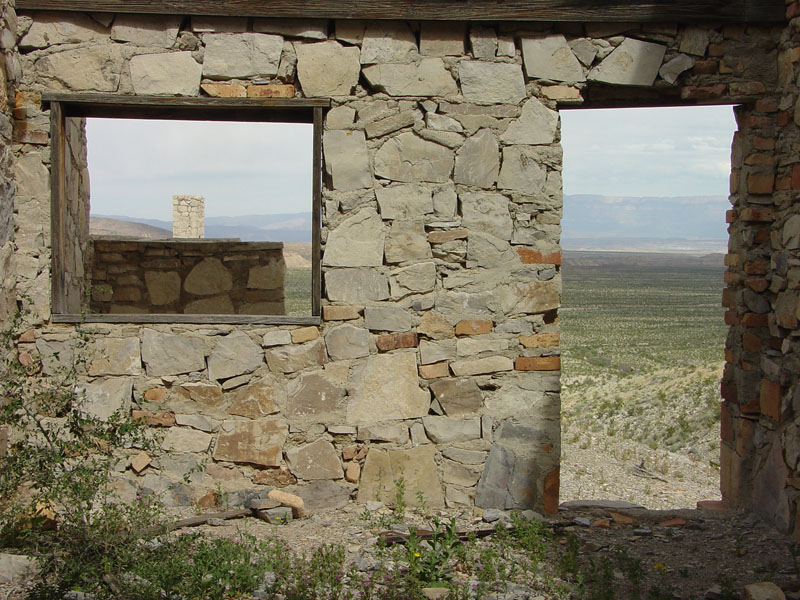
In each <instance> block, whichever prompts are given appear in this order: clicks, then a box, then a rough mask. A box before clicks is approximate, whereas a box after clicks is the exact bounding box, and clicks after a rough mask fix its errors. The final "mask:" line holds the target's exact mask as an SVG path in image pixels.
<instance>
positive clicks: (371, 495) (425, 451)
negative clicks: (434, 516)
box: [358, 444, 444, 508]
mask: <svg viewBox="0 0 800 600" xmlns="http://www.w3.org/2000/svg"><path fill="white" fill-rule="evenodd" d="M434 453H435V448H434V447H433V446H432V445H430V444H427V445H423V446H417V447H416V448H411V449H407V450H406V449H404V450H381V449H378V448H374V447H373V448H371V449H370V451H369V454H367V460H366V462H365V463H364V469H363V470H362V471H361V484H360V486H359V488H358V502H359V503H362V502H368V501H375V500H378V499H379V498H380V499H381V500H382V501H383V502H389V503H391V502H392V501H393V499H394V497H395V496H394V490H395V482H396V481H399V480H400V478H402V479H403V481H404V482H405V499H406V502H407V503H408V505H409V506H416V504H417V496H418V494H420V495H421V496H422V497H423V498H424V499H425V504H426V505H427V506H429V507H431V508H441V507H442V506H444V494H443V493H442V485H441V483H440V482H439V476H438V474H437V469H436V463H435V462H434Z"/></svg>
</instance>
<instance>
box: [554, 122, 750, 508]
mask: <svg viewBox="0 0 800 600" xmlns="http://www.w3.org/2000/svg"><path fill="white" fill-rule="evenodd" d="M561 116H562V144H563V147H564V191H565V197H564V216H563V221H562V227H563V233H562V247H563V249H564V257H563V271H562V273H563V285H564V290H563V298H562V308H561V310H560V313H559V324H560V330H561V346H562V353H563V362H562V365H563V367H562V368H563V371H562V389H561V401H562V466H561V499H562V500H576V499H600V498H610V499H616V500H626V501H630V502H635V503H639V504H643V505H645V506H647V507H648V508H674V507H689V506H691V507H693V506H694V503H695V502H696V501H697V500H699V499H717V498H719V464H718V461H719V458H718V457H719V402H720V398H719V380H720V377H721V372H722V365H723V347H724V341H725V335H726V333H727V327H726V326H725V324H724V322H723V312H724V309H723V308H722V307H721V302H720V300H721V296H722V288H723V273H724V270H725V267H724V263H723V258H724V253H725V252H726V247H727V233H726V225H725V211H726V209H728V208H729V202H728V196H727V189H728V177H729V174H730V143H731V139H732V134H733V131H734V130H735V125H734V122H733V115H732V111H731V108H730V107H697V108H689V107H681V108H671V109H614V110H608V109H603V110H570V111H562V112H561Z"/></svg>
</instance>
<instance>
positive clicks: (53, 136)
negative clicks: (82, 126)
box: [50, 102, 67, 313]
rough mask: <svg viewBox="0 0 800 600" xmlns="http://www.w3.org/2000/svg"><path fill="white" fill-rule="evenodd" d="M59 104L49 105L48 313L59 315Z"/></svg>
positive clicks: (62, 303)
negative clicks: (49, 274)
mask: <svg viewBox="0 0 800 600" xmlns="http://www.w3.org/2000/svg"><path fill="white" fill-rule="evenodd" d="M64 125H65V122H64V114H63V111H62V107H61V104H59V103H57V102H56V103H53V104H52V105H51V106H50V248H51V250H50V273H51V276H50V311H51V312H52V313H62V312H65V311H66V310H67V307H66V273H65V272H64V255H65V253H66V248H65V244H66V233H65V231H64V228H65V226H66V225H65V218H64V217H65V215H66V210H67V207H66V197H65V193H64V189H65V186H64V177H65V173H64V167H65V165H64V149H65V148H66V134H65V131H64Z"/></svg>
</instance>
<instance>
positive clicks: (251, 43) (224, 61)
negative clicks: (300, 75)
mask: <svg viewBox="0 0 800 600" xmlns="http://www.w3.org/2000/svg"><path fill="white" fill-rule="evenodd" d="M203 41H204V42H205V46H206V51H205V55H204V57H203V67H202V71H203V77H206V78H208V79H237V78H247V77H274V76H275V75H276V74H277V73H278V64H279V63H280V60H281V52H282V51H283V38H282V37H281V36H279V35H268V34H265V33H209V34H206V35H205V36H203Z"/></svg>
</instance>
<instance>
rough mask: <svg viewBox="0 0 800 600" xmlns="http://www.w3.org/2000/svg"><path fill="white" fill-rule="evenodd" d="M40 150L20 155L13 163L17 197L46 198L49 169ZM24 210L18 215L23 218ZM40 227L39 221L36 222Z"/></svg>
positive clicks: (48, 186)
mask: <svg viewBox="0 0 800 600" xmlns="http://www.w3.org/2000/svg"><path fill="white" fill-rule="evenodd" d="M42 158H43V157H42V154H41V153H40V152H29V153H27V154H23V155H21V156H20V157H19V158H18V159H17V160H16V161H15V164H14V177H15V179H16V181H17V197H18V198H19V197H24V198H40V199H42V200H44V199H46V198H48V197H49V195H50V171H49V170H48V168H47V166H45V164H44V162H43V161H42ZM24 213H25V211H22V212H21V214H20V215H19V217H21V218H25V214H24ZM38 225H39V227H40V228H41V223H39V224H38ZM28 228H29V227H28Z"/></svg>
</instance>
